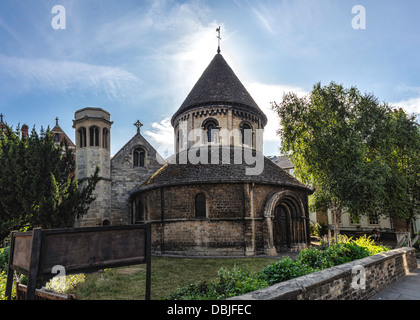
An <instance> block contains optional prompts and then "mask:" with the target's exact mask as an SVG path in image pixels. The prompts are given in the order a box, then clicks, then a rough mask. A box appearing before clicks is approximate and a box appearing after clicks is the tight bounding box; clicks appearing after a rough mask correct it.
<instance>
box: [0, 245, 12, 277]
mask: <svg viewBox="0 0 420 320" xmlns="http://www.w3.org/2000/svg"><path fill="white" fill-rule="evenodd" d="M9 251H10V248H9V247H6V248H1V249H0V272H1V271H2V270H3V271H7V267H8V262H9Z"/></svg>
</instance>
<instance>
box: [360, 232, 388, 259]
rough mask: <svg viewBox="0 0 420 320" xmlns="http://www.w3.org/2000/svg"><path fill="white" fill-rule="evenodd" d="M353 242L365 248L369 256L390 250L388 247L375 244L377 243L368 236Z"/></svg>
mask: <svg viewBox="0 0 420 320" xmlns="http://www.w3.org/2000/svg"><path fill="white" fill-rule="evenodd" d="M353 242H354V244H356V245H358V246H359V247H363V248H365V249H366V250H367V251H368V253H369V254H368V255H374V254H377V253H381V252H384V251H387V250H389V248H388V247H385V246H381V245H377V244H375V241H374V240H372V238H370V237H369V236H366V235H364V236H362V237H359V238H357V239H355V240H353Z"/></svg>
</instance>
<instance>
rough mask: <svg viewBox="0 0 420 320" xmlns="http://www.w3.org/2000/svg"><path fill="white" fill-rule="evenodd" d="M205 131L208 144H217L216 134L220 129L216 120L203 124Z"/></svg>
mask: <svg viewBox="0 0 420 320" xmlns="http://www.w3.org/2000/svg"><path fill="white" fill-rule="evenodd" d="M203 129H204V131H205V133H206V140H207V142H217V137H216V133H217V130H218V129H219V126H218V123H217V121H216V120H214V119H211V120H206V121H205V122H204V124H203Z"/></svg>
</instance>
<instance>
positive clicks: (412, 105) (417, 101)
mask: <svg viewBox="0 0 420 320" xmlns="http://www.w3.org/2000/svg"><path fill="white" fill-rule="evenodd" d="M391 105H393V106H396V107H400V108H403V109H404V110H405V111H406V112H408V113H417V114H420V97H419V98H411V99H408V100H402V101H399V102H393V103H391Z"/></svg>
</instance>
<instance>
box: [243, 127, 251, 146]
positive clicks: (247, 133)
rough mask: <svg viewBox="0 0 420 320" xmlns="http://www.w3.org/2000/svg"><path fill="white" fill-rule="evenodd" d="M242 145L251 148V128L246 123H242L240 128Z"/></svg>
mask: <svg viewBox="0 0 420 320" xmlns="http://www.w3.org/2000/svg"><path fill="white" fill-rule="evenodd" d="M241 133H242V144H245V145H247V146H250V147H252V138H253V137H252V136H253V132H252V128H251V126H250V125H249V124H248V123H244V124H243V125H242V128H241Z"/></svg>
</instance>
